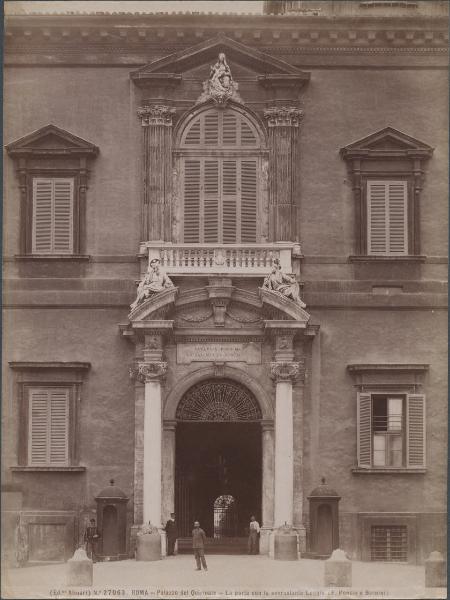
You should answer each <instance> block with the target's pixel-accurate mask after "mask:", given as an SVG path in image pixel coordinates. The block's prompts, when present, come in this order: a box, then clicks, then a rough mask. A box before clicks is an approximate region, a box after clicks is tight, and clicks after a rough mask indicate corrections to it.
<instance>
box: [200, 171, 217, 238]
mask: <svg viewBox="0 0 450 600" xmlns="http://www.w3.org/2000/svg"><path fill="white" fill-rule="evenodd" d="M218 240H219V161H218V160H217V159H216V160H205V161H204V175H203V241H204V242H206V243H208V242H209V243H213V242H217V241H218Z"/></svg>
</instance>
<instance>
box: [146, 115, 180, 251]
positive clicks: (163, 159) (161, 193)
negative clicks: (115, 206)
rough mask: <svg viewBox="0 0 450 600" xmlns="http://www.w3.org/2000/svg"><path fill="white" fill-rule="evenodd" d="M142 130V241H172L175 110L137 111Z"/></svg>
mask: <svg viewBox="0 0 450 600" xmlns="http://www.w3.org/2000/svg"><path fill="white" fill-rule="evenodd" d="M137 112H138V116H139V117H140V119H141V124H142V128H143V156H142V163H143V165H142V166H143V173H142V179H143V185H144V189H143V204H142V239H143V240H161V241H170V240H171V229H172V223H171V221H172V215H171V204H172V117H173V115H174V113H175V108H173V107H170V106H165V105H162V104H153V105H150V106H143V107H141V108H139V109H138V111H137Z"/></svg>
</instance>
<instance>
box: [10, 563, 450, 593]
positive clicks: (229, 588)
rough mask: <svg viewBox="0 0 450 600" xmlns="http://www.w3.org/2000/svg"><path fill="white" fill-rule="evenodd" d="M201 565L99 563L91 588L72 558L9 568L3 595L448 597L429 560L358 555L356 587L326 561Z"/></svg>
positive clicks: (355, 573) (354, 580)
mask: <svg viewBox="0 0 450 600" xmlns="http://www.w3.org/2000/svg"><path fill="white" fill-rule="evenodd" d="M207 561H208V567H209V569H208V571H207V572H205V571H201V572H199V571H195V562H194V559H193V557H192V556H186V555H181V556H176V557H170V558H165V559H164V560H161V561H155V562H136V561H135V560H125V561H121V562H110V563H97V564H95V565H94V585H93V586H92V587H71V588H68V587H67V585H66V582H65V581H66V570H67V566H66V565H65V564H53V565H42V566H29V567H25V568H22V569H16V568H13V569H6V568H5V569H3V573H2V596H1V597H2V598H5V599H6V598H55V599H56V598H127V599H128V598H131V599H133V598H170V599H180V600H183V598H185V599H186V600H187V599H188V598H189V599H191V600H197V599H207V598H241V599H242V598H244V599H246V598H252V599H257V598H266V599H267V600H268V599H271V598H290V599H292V598H308V599H315V598H318V599H320V598H336V599H341V598H342V599H344V598H365V599H369V598H383V599H384V598H446V597H447V593H446V590H445V589H444V588H437V589H425V587H424V567H422V566H411V565H399V564H381V563H362V562H356V561H354V562H353V563H352V565H353V586H352V588H326V587H324V584H323V572H324V563H323V561H319V560H306V559H302V560H300V561H293V562H285V561H276V560H271V559H269V558H268V557H266V556H224V555H212V556H208V557H207Z"/></svg>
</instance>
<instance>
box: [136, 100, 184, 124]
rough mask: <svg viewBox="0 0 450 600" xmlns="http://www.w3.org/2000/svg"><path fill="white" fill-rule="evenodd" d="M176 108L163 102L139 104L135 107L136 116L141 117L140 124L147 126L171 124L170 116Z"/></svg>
mask: <svg viewBox="0 0 450 600" xmlns="http://www.w3.org/2000/svg"><path fill="white" fill-rule="evenodd" d="M175 112H176V109H175V108H174V107H173V106H166V105H165V104H152V105H150V106H141V107H140V108H138V109H137V114H138V117H139V118H140V119H141V125H142V126H143V127H148V126H149V125H165V126H166V127H171V126H172V117H173V115H174V114H175Z"/></svg>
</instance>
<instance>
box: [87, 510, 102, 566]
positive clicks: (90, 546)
mask: <svg viewBox="0 0 450 600" xmlns="http://www.w3.org/2000/svg"><path fill="white" fill-rule="evenodd" d="M90 523H91V524H90V525H89V526H88V527H86V531H85V532H84V542H85V544H86V554H87V555H88V557H89V558H90V559H91V560H92V562H97V556H96V551H97V542H98V540H99V539H100V534H99V533H98V529H97V526H96V525H95V519H91V521H90Z"/></svg>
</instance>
